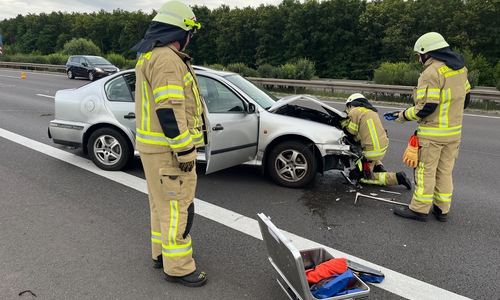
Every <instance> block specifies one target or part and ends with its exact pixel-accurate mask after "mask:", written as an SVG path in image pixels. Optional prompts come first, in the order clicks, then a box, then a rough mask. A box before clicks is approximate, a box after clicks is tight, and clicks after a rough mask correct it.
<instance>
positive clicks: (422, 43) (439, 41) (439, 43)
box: [413, 32, 450, 54]
mask: <svg viewBox="0 0 500 300" xmlns="http://www.w3.org/2000/svg"><path fill="white" fill-rule="evenodd" d="M449 46H450V45H448V43H447V42H446V41H445V40H444V37H443V36H442V35H440V34H439V33H437V32H427V33H426V34H424V35H422V36H421V37H419V38H418V40H417V42H416V43H415V46H414V47H413V50H414V51H415V52H418V53H420V54H425V53H427V52H430V51H434V50H438V49H443V48H446V47H449Z"/></svg>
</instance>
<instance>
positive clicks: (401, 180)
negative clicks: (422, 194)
mask: <svg viewBox="0 0 500 300" xmlns="http://www.w3.org/2000/svg"><path fill="white" fill-rule="evenodd" d="M396 179H397V180H398V183H399V184H401V185H404V186H406V188H407V189H409V190H411V181H410V179H408V177H406V173H405V172H397V173H396Z"/></svg>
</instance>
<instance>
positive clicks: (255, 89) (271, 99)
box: [226, 74, 278, 109]
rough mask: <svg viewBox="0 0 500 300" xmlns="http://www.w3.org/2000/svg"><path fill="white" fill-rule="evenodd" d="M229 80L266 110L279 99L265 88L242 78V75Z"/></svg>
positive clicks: (229, 77)
mask: <svg viewBox="0 0 500 300" xmlns="http://www.w3.org/2000/svg"><path fill="white" fill-rule="evenodd" d="M226 79H227V80H229V81H230V82H232V83H234V84H235V85H236V86H238V88H240V89H241V90H242V91H243V92H245V93H246V94H247V95H248V96H250V97H251V98H252V99H253V100H255V102H257V103H258V104H259V105H260V106H262V107H263V108H265V109H268V108H269V107H271V106H272V105H273V104H274V103H276V101H278V98H277V97H276V96H274V95H272V94H271V93H269V92H268V91H266V90H265V89H263V88H260V87H259V86H257V85H255V84H254V83H252V82H250V81H248V80H247V79H245V78H243V77H241V76H240V75H237V74H236V75H230V76H227V77H226Z"/></svg>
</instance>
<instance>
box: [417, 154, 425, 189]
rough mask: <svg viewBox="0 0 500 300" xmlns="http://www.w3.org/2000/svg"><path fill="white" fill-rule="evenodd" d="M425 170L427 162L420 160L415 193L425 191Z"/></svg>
mask: <svg viewBox="0 0 500 300" xmlns="http://www.w3.org/2000/svg"><path fill="white" fill-rule="evenodd" d="M424 171H425V164H424V163H423V162H418V166H417V172H416V173H417V174H416V175H417V176H416V177H417V178H416V180H415V181H416V184H415V191H414V193H416V194H419V195H422V194H423V193H424Z"/></svg>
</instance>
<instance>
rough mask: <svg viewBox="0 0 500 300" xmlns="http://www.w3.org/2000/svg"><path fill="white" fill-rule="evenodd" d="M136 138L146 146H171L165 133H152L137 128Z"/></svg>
mask: <svg viewBox="0 0 500 300" xmlns="http://www.w3.org/2000/svg"><path fill="white" fill-rule="evenodd" d="M135 138H136V139H137V140H138V141H141V142H143V143H146V144H151V145H161V146H169V145H170V144H169V143H168V141H167V138H166V137H165V135H164V134H163V132H151V131H145V130H141V129H140V128H136V133H135Z"/></svg>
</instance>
